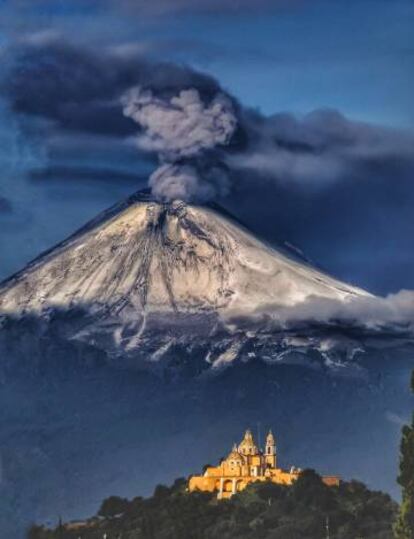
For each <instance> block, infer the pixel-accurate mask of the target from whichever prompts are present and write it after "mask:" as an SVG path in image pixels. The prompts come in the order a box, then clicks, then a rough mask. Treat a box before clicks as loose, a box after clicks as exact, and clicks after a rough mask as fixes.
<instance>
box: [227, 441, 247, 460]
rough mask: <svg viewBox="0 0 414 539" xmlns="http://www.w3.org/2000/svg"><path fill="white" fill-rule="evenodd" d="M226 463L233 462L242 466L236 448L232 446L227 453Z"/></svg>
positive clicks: (241, 457) (241, 458) (240, 456)
mask: <svg viewBox="0 0 414 539" xmlns="http://www.w3.org/2000/svg"><path fill="white" fill-rule="evenodd" d="M226 460H228V461H231V460H234V461H236V462H238V463H240V464H243V456H242V455H240V453H239V452H238V451H237V446H236V445H234V447H233V449H232V450H231V452H230V453H229V456H228V457H227V459H226Z"/></svg>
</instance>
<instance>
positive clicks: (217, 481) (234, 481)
mask: <svg viewBox="0 0 414 539" xmlns="http://www.w3.org/2000/svg"><path fill="white" fill-rule="evenodd" d="M300 474H301V469H299V468H294V467H292V468H291V469H290V470H289V471H286V470H282V469H281V468H278V466H277V448H276V441H275V438H274V436H273V434H272V432H271V431H269V433H268V435H267V437H266V445H265V448H264V451H261V450H260V448H259V447H258V446H257V445H256V442H255V440H254V438H253V435H252V433H251V431H250V430H247V431H246V433H245V435H244V438H243V440H242V441H241V442H240V444H239V445H238V446H237V445H236V444H235V445H234V446H233V449H232V451H231V452H230V454H229V455H228V457H227V458H226V459H224V460H222V461H221V463H220V464H219V465H218V466H208V467H207V468H206V469H205V471H204V474H203V475H193V476H192V477H190V480H189V484H188V489H189V491H190V492H193V491H195V490H201V491H205V492H217V497H218V499H225V498H230V497H231V496H233V494H236V493H237V492H240V491H242V490H243V489H245V488H246V486H247V485H248V484H249V483H253V482H255V481H271V482H272V483H278V484H280V485H291V484H292V483H293V482H294V481H296V479H297V478H298V477H299V475H300ZM322 479H323V481H324V483H325V484H326V485H328V486H337V485H339V482H340V480H339V478H338V477H336V476H325V477H323V478H322Z"/></svg>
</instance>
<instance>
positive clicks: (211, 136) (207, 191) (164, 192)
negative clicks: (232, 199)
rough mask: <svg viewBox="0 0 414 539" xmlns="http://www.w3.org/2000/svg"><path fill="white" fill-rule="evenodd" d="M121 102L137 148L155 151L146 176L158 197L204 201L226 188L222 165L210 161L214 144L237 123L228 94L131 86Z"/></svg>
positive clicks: (225, 137) (227, 139) (225, 138)
mask: <svg viewBox="0 0 414 539" xmlns="http://www.w3.org/2000/svg"><path fill="white" fill-rule="evenodd" d="M121 103H122V105H123V113H124V115H125V116H127V117H128V118H132V119H133V120H134V121H135V122H136V123H137V124H138V125H139V126H140V128H141V130H142V131H141V132H140V133H139V134H138V135H137V137H136V144H137V146H138V149H139V150H141V151H148V152H155V153H157V154H158V158H159V160H160V163H161V166H160V168H159V169H157V170H156V171H155V172H154V173H153V174H152V175H151V177H150V180H149V184H150V186H151V188H152V192H153V194H154V195H155V196H157V198H159V199H162V200H171V199H174V198H180V199H182V200H202V201H205V200H209V199H212V198H215V197H216V196H218V195H223V194H226V193H227V186H228V181H227V179H226V175H225V173H224V169H223V168H220V167H216V166H215V159H214V150H215V149H216V148H219V147H220V146H226V145H228V144H229V143H230V141H231V138H232V136H233V135H234V133H235V131H236V128H237V118H236V115H235V111H234V107H233V103H232V101H231V100H230V98H229V97H227V96H226V95H224V94H223V93H217V94H216V95H215V96H214V97H213V98H212V99H211V100H210V101H209V102H204V101H203V100H202V98H201V96H200V93H199V92H198V90H197V89H195V88H191V89H185V90H181V91H180V92H179V93H178V94H177V95H173V96H171V97H158V96H156V95H154V93H153V91H152V90H150V89H144V88H142V87H135V88H132V89H131V90H129V91H128V92H126V93H125V94H124V95H123V96H122V98H121ZM207 152H210V154H213V155H210V156H209V162H210V163H211V164H210V166H207V167H206V165H205V163H206V160H203V159H202V157H203V156H204V155H205V154H206V153H207ZM201 163H203V164H201ZM202 168H203V169H204V170H203V171H201V169H202Z"/></svg>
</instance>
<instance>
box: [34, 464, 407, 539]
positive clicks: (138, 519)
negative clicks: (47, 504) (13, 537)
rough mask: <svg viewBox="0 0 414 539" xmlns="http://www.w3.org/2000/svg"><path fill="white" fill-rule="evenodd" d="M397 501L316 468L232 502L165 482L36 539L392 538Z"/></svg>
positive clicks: (256, 487) (38, 531)
mask: <svg viewBox="0 0 414 539" xmlns="http://www.w3.org/2000/svg"><path fill="white" fill-rule="evenodd" d="M396 513H397V504H396V503H395V502H393V501H392V499H391V498H390V497H389V496H388V495H386V494H384V493H382V492H373V491H370V490H368V489H367V488H366V487H365V485H363V484H362V483H359V482H356V481H352V482H349V483H342V484H341V485H340V486H339V487H327V486H325V485H324V484H323V483H322V481H321V478H320V476H318V475H317V474H316V473H315V472H313V471H312V470H307V471H305V472H304V473H303V474H302V476H301V477H300V478H299V479H298V481H297V482H296V483H295V484H294V485H293V486H291V487H285V486H281V485H274V484H272V483H255V484H253V485H251V486H250V487H248V488H247V489H246V490H245V491H243V492H241V493H239V494H237V495H235V496H234V497H233V498H232V499H231V500H226V501H217V499H216V497H215V496H214V495H211V494H207V493H202V492H195V493H191V494H190V493H188V492H187V491H186V481H185V480H183V479H179V480H177V481H176V482H175V483H174V485H173V486H172V487H170V488H169V487H165V486H162V485H160V486H158V487H157V488H156V489H155V492H154V494H153V496H152V497H151V498H147V499H143V498H141V497H138V498H134V499H133V500H131V501H128V500H126V499H124V498H119V497H117V496H111V497H110V498H107V499H106V500H104V502H103V503H102V505H101V508H100V510H99V512H98V515H97V516H96V517H93V518H92V519H89V520H87V521H85V522H80V523H73V524H60V525H59V526H58V527H57V528H56V529H54V530H50V529H46V528H44V527H42V526H33V527H32V528H31V529H30V531H29V534H28V538H29V539H79V538H80V539H102V538H103V537H105V534H106V538H107V539H217V538H218V537H220V538H221V539H236V538H237V539H304V538H306V539H323V538H324V537H327V533H328V530H327V525H328V526H329V536H330V538H331V539H391V538H392V536H393V535H392V525H393V522H394V521H395V517H396Z"/></svg>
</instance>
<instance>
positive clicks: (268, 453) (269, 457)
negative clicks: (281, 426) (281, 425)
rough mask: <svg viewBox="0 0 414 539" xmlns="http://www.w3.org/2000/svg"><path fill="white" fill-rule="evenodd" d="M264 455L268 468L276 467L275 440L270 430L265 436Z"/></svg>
mask: <svg viewBox="0 0 414 539" xmlns="http://www.w3.org/2000/svg"><path fill="white" fill-rule="evenodd" d="M264 456H265V463H266V465H267V466H268V467H270V468H276V442H275V439H274V436H273V434H272V431H271V430H269V433H268V435H267V436H266V446H265V454H264Z"/></svg>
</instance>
